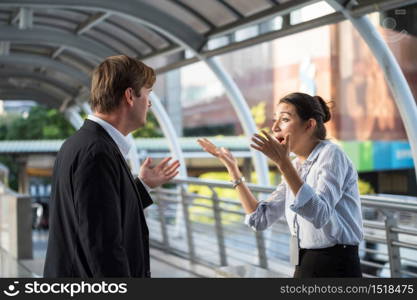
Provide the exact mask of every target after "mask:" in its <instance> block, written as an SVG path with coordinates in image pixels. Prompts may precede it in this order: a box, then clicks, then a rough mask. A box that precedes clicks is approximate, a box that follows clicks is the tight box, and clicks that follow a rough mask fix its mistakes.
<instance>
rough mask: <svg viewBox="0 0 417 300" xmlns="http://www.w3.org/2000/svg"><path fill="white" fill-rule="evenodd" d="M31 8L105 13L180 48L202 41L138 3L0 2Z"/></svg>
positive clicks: (95, 0)
mask: <svg viewBox="0 0 417 300" xmlns="http://www.w3.org/2000/svg"><path fill="white" fill-rule="evenodd" d="M11 6H12V7H16V6H24V7H33V8H70V9H74V8H78V9H87V10H99V11H108V12H111V13H112V14H116V15H121V16H122V17H125V18H128V19H131V20H134V21H136V22H140V23H142V24H144V25H146V26H148V27H150V28H153V29H155V30H156V31H158V32H160V33H162V34H164V35H166V36H169V37H172V40H173V41H175V42H177V43H178V44H180V45H183V46H186V47H190V48H191V49H194V50H195V51H197V50H198V49H200V48H201V46H202V45H203V44H204V43H205V41H206V39H205V38H204V37H203V36H202V35H201V34H199V33H197V32H196V31H194V30H192V29H191V28H190V27H189V26H187V25H186V24H184V23H182V22H180V21H178V20H177V19H175V18H173V17H172V16H170V15H169V14H166V13H164V12H162V11H160V10H159V9H157V8H155V7H153V6H151V5H149V4H147V3H145V2H142V1H135V0H124V1H123V5H120V3H118V2H117V1H103V0H4V1H3V0H2V1H1V2H0V7H11Z"/></svg>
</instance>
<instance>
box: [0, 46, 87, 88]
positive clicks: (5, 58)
mask: <svg viewBox="0 0 417 300" xmlns="http://www.w3.org/2000/svg"><path fill="white" fill-rule="evenodd" d="M0 64H6V65H7V64H8V65H13V66H15V65H30V66H33V67H40V68H51V69H54V70H55V71H58V72H60V73H62V74H65V75H67V76H69V77H70V78H74V79H75V80H77V81H78V82H79V83H81V84H82V85H85V86H86V87H88V86H90V79H89V77H88V75H87V74H85V73H83V72H82V71H80V70H78V69H75V68H73V67H70V66H68V65H66V64H64V63H61V62H59V61H56V60H53V59H51V58H49V57H46V56H41V55H34V54H10V55H0Z"/></svg>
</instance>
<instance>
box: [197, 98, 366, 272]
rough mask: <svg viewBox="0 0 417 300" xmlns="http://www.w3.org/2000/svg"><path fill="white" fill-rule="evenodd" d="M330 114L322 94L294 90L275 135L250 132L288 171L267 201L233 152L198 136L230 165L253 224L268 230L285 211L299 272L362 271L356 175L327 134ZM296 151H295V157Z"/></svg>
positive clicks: (279, 115)
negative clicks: (249, 184) (252, 185)
mask: <svg viewBox="0 0 417 300" xmlns="http://www.w3.org/2000/svg"><path fill="white" fill-rule="evenodd" d="M330 118H331V115H330V110H329V107H328V106H327V104H326V103H325V102H324V101H323V99H322V98H321V97H319V96H314V97H312V96H310V95H307V94H304V93H292V94H289V95H287V96H285V97H284V98H282V99H281V100H280V101H279V103H278V107H277V111H276V113H275V115H274V123H273V126H272V134H270V133H267V132H265V131H263V135H261V134H255V135H254V136H253V137H252V142H253V144H252V145H251V147H252V148H254V149H256V150H258V151H261V152H262V153H263V154H265V155H266V156H267V157H268V158H270V159H271V160H272V161H273V162H274V163H275V164H276V166H277V167H278V169H279V171H280V172H281V174H282V175H283V181H282V183H281V184H280V185H278V187H277V189H276V190H275V191H274V192H273V193H272V194H271V195H270V197H269V198H268V199H267V200H265V201H259V202H258V201H257V200H256V198H255V197H254V195H253V194H252V193H251V191H250V190H249V189H248V187H247V186H246V185H245V183H244V178H243V177H242V174H241V172H240V170H239V167H238V163H237V161H236V159H235V158H234V157H233V155H232V154H231V153H230V152H229V151H228V150H226V149H224V148H217V147H216V146H215V145H213V144H212V143H211V142H210V141H208V140H207V139H199V140H198V143H199V144H200V145H201V146H202V147H203V149H204V150H205V151H207V152H209V153H211V154H212V155H214V156H215V157H217V158H219V159H220V161H221V162H222V163H223V164H224V165H225V166H226V168H227V170H228V172H229V174H230V176H231V177H232V179H233V180H232V182H233V183H234V186H235V188H236V190H237V193H238V196H239V199H240V201H241V203H242V206H243V208H244V210H245V211H246V213H247V215H246V220H245V222H246V223H247V224H248V225H249V226H250V227H251V228H253V229H254V230H264V229H266V228H268V227H269V226H271V225H272V224H273V223H275V222H276V221H277V220H278V219H280V218H281V217H284V216H285V218H286V220H287V222H288V226H289V229H290V232H291V241H290V248H291V249H290V252H291V262H292V264H293V265H294V266H295V272H294V277H296V278H308V277H361V276H362V273H361V269H360V261H359V255H358V245H359V243H360V242H361V240H362V238H363V228H362V213H361V205H360V198H359V191H358V175H357V172H356V170H355V168H354V166H353V165H352V162H351V161H350V160H349V158H348V157H347V156H346V154H345V153H344V152H343V151H342V150H341V149H340V148H339V147H338V146H337V145H336V144H333V143H332V142H330V141H328V140H326V128H325V127H324V123H326V122H327V121H329V120H330ZM290 152H292V153H294V154H295V155H296V158H295V159H294V160H292V161H291V160H290V158H289V153H290Z"/></svg>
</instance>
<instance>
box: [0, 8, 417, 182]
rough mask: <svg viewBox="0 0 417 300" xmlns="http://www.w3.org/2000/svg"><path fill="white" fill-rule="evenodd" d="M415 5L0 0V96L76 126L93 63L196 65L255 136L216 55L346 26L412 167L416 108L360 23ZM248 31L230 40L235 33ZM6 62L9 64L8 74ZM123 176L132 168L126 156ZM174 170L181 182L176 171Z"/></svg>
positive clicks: (390, 61)
mask: <svg viewBox="0 0 417 300" xmlns="http://www.w3.org/2000/svg"><path fill="white" fill-rule="evenodd" d="M414 3H417V0H407V1H398V0H361V1H346V0H325V1H318V0H289V1H277V0H251V1H224V0H213V1H205V0H194V1H177V0H169V1H168V0H167V1H150V0H143V1H136V0H125V1H123V5H120V4H119V3H117V2H115V1H113V0H83V1H74V0H8V1H7V0H3V1H1V2H0V24H1V25H2V26H1V30H0V36H1V39H0V53H1V55H0V64H1V66H2V67H0V77H2V78H6V79H12V80H5V81H4V82H2V86H1V88H0V98H3V99H19V100H22V99H28V98H30V99H28V100H36V101H38V102H39V103H43V104H45V105H47V106H49V107H55V108H59V109H60V110H61V111H62V112H63V113H64V114H65V115H66V117H67V118H68V120H69V121H70V122H71V123H72V124H73V126H74V127H77V128H78V127H79V126H81V123H82V118H81V117H80V111H84V112H86V113H89V112H90V110H89V107H88V105H87V104H86V103H87V99H88V90H89V84H90V81H89V74H90V72H91V70H92V69H93V68H94V67H95V66H96V65H97V64H98V63H99V62H100V61H101V60H103V58H105V57H107V56H110V55H115V54H127V55H130V56H134V57H137V58H139V59H141V60H144V61H145V62H147V63H149V64H151V65H152V66H154V67H155V68H156V69H157V72H158V73H163V72H167V71H169V70H174V69H178V68H179V67H182V66H185V65H189V64H192V63H195V62H199V61H200V62H203V63H204V64H205V65H206V66H207V67H208V68H209V69H210V70H211V71H212V72H213V74H214V75H215V77H216V78H217V80H218V81H219V82H220V83H221V85H222V86H223V88H224V90H225V92H226V93H227V95H228V99H229V101H230V102H231V104H232V106H233V109H234V110H235V112H236V115H237V116H238V119H239V121H240V123H241V125H242V128H243V131H244V133H245V135H246V136H248V137H249V136H252V135H253V134H254V133H255V132H256V126H255V122H254V120H253V118H252V116H251V114H250V109H249V107H248V104H247V102H246V101H245V99H244V96H243V94H242V92H241V91H240V89H239V87H238V86H237V84H236V83H235V82H234V80H233V78H232V76H231V75H230V74H229V73H228V72H227V71H226V70H225V68H224V67H223V66H222V64H221V63H220V61H219V60H218V59H217V57H218V56H219V55H221V54H225V53H229V52H232V51H236V50H238V49H243V48H245V47H249V46H252V45H256V44H259V43H262V42H265V41H271V40H273V39H277V38H279V37H283V36H288V35H291V34H295V33H299V32H303V31H306V30H310V29H313V28H317V27H320V26H323V25H328V24H335V23H338V22H341V21H343V20H348V21H349V22H351V23H352V25H353V26H354V27H355V28H356V30H357V31H358V33H359V34H360V36H361V37H362V38H363V40H364V41H365V42H366V44H367V45H368V46H369V48H370V50H371V52H372V54H373V55H374V56H375V58H376V59H377V61H378V62H379V65H380V67H381V69H382V72H383V73H384V75H385V78H386V80H387V83H388V85H389V87H390V89H391V91H392V94H393V96H394V100H395V103H396V105H397V108H398V110H399V113H400V115H401V118H402V120H403V123H404V126H405V130H406V133H407V136H408V140H409V141H410V145H411V152H412V156H413V159H414V161H417V132H416V131H415V130H414V124H416V123H417V107H416V105H415V99H414V98H413V95H412V93H411V90H410V88H409V86H408V84H407V81H406V80H405V78H404V75H403V73H402V71H401V69H400V67H399V65H398V62H397V61H396V59H395V57H394V56H393V54H392V53H391V51H390V49H389V48H388V47H387V45H386V43H385V41H384V40H383V38H382V36H381V34H380V33H379V32H378V31H377V30H376V29H375V28H374V26H373V25H372V23H371V22H370V21H369V18H368V17H367V15H368V14H370V13H373V12H384V11H387V10H392V9H396V8H399V7H403V6H405V5H411V4H414ZM323 4H324V5H325V7H326V13H325V14H317V15H316V16H315V17H313V18H311V19H310V18H308V20H302V21H301V22H293V19H292V15H293V13H294V12H297V11H299V10H301V9H304V8H307V7H311V6H312V5H323ZM250 27H251V28H255V31H254V32H256V34H254V35H253V36H248V37H246V38H244V39H239V38H238V34H237V33H238V32H239V30H242V29H246V28H250ZM10 66H13V70H11V68H10ZM152 102H153V106H152V110H153V112H154V114H155V116H156V118H157V119H158V122H159V124H160V125H161V129H162V131H163V133H164V136H165V137H166V138H167V142H168V145H169V148H170V151H171V152H172V154H173V155H174V156H175V157H176V158H177V159H179V160H180V162H181V163H182V164H181V165H182V166H185V164H184V157H183V153H182V151H181V148H180V146H179V143H178V139H177V135H176V132H175V130H174V126H173V123H172V121H171V118H170V116H169V114H168V113H167V112H166V111H165V108H164V107H163V106H162V104H161V102H160V100H159V98H158V96H157V95H156V94H153V95H152ZM131 153H132V154H131V155H132V157H131V161H132V162H133V163H134V164H133V166H132V169H133V170H137V169H138V159H137V154H136V153H135V152H134V151H132V152H131ZM250 153H251V157H252V159H253V164H254V167H255V170H256V173H257V175H258V178H259V182H260V183H261V184H263V185H268V184H270V182H269V178H268V165H267V160H266V159H265V157H263V156H262V155H261V154H260V153H259V152H257V151H253V150H251V152H250ZM180 174H181V176H183V177H186V176H187V172H186V169H185V167H181V168H180Z"/></svg>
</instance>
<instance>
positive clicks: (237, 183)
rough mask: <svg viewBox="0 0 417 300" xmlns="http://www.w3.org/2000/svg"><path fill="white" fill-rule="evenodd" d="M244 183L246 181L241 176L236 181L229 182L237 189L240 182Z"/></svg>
mask: <svg viewBox="0 0 417 300" xmlns="http://www.w3.org/2000/svg"><path fill="white" fill-rule="evenodd" d="M245 181H246V179H245V177H243V176H242V177H240V178H238V179H236V180H231V182H232V184H233V188H235V187H237V186H238V185H239V184H241V183H242V182H245Z"/></svg>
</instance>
